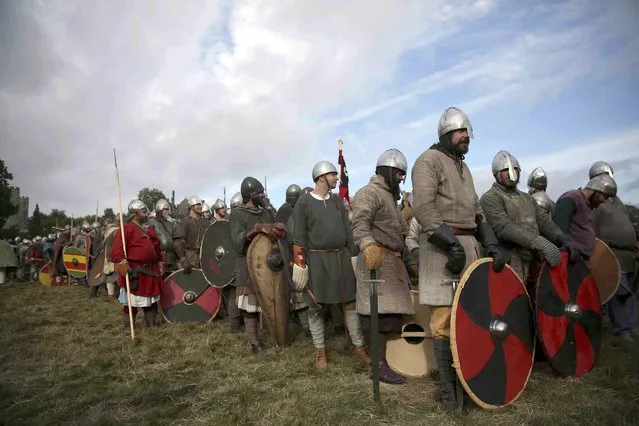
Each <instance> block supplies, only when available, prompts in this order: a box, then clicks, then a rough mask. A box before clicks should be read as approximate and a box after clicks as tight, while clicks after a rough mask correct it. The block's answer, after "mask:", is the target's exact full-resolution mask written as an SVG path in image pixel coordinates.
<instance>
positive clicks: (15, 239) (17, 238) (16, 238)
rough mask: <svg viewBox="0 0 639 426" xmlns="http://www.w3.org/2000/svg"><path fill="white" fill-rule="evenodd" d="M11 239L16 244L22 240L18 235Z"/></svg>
mask: <svg viewBox="0 0 639 426" xmlns="http://www.w3.org/2000/svg"><path fill="white" fill-rule="evenodd" d="M13 241H15V242H16V244H17V243H19V242H20V241H22V238H20V237H15V238H14V239H13Z"/></svg>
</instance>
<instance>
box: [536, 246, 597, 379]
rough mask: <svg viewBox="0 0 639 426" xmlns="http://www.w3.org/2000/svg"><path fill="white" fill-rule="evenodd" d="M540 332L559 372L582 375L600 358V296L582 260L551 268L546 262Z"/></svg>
mask: <svg viewBox="0 0 639 426" xmlns="http://www.w3.org/2000/svg"><path fill="white" fill-rule="evenodd" d="M536 319H537V333H538V335H539V339H540V341H541V346H542V349H543V350H544V352H545V354H546V356H547V357H548V361H549V363H550V365H551V366H552V368H553V370H555V372H557V374H559V375H560V376H563V377H568V376H574V377H580V376H582V375H584V374H586V373H587V372H588V371H590V370H591V369H592V368H593V367H594V366H595V363H596V362H597V357H598V356H599V350H600V347H601V300H600V298H599V290H598V289H597V284H596V282H595V278H594V277H593V276H592V274H591V273H590V271H589V270H588V266H586V263H585V262H583V261H579V262H577V263H575V264H570V263H569V262H568V253H567V252H566V251H562V252H561V263H560V264H559V265H557V266H555V267H554V268H551V267H550V266H549V265H548V264H547V263H546V262H544V264H543V266H542V268H541V272H540V274H539V279H538V281H537V300H536Z"/></svg>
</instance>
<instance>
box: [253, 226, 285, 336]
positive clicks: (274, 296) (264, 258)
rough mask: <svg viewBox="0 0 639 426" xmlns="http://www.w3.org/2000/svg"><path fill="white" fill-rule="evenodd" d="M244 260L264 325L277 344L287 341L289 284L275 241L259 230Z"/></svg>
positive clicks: (280, 253)
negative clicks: (264, 320) (264, 321)
mask: <svg viewBox="0 0 639 426" xmlns="http://www.w3.org/2000/svg"><path fill="white" fill-rule="evenodd" d="M246 262H247V266H248V271H249V274H250V276H251V281H252V282H253V286H254V287H255V293H256V296H257V299H258V301H259V303H260V307H261V309H262V314H263V315H264V318H265V319H266V325H267V327H268V329H269V331H270V332H271V336H273V339H275V342H276V343H277V345H278V346H286V345H287V344H288V315H289V305H290V301H289V288H288V283H287V281H286V279H285V278H284V259H283V257H282V252H281V251H280V249H279V247H278V244H276V243H274V242H272V241H271V240H270V239H269V238H268V237H267V236H266V235H264V234H259V235H257V236H256V237H255V238H253V241H251V244H250V245H249V248H248V251H247V254H246Z"/></svg>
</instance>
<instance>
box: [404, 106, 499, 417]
mask: <svg viewBox="0 0 639 426" xmlns="http://www.w3.org/2000/svg"><path fill="white" fill-rule="evenodd" d="M437 134H438V136H439V143H437V144H434V145H432V146H431V147H430V149H428V150H426V151H425V152H424V153H423V154H422V155H420V156H419V158H418V159H417V161H415V166H414V167H413V171H412V179H411V180H412V182H413V191H412V192H413V198H414V204H413V214H414V217H415V218H416V219H417V222H418V224H419V225H420V226H421V234H420V237H419V258H420V259H419V301H420V303H421V304H423V305H428V306H429V307H430V312H431V318H430V328H431V331H432V333H433V343H434V347H435V359H436V361H437V368H438V370H439V377H440V380H439V391H440V394H441V396H442V399H443V402H444V407H445V409H446V411H447V412H457V411H459V407H460V406H462V404H463V401H457V398H456V386H459V383H458V381H457V375H456V372H455V369H454V368H453V366H452V364H453V356H452V352H451V348H450V318H451V307H452V304H453V294H454V289H453V288H452V282H454V281H455V280H459V278H460V277H461V274H462V273H463V272H464V271H465V270H466V268H467V267H468V266H469V265H470V264H471V263H473V262H474V261H475V260H477V259H479V258H480V257H482V255H481V246H480V244H479V243H480V242H481V245H483V247H484V248H485V250H486V254H487V255H488V257H492V258H493V269H494V270H495V271H496V272H500V271H501V270H502V269H503V268H504V266H505V264H506V261H507V259H506V257H505V256H504V254H503V253H502V252H501V250H500V249H499V244H498V242H497V238H496V237H495V234H494V232H493V230H492V228H491V227H490V225H489V224H488V222H486V220H485V218H484V212H483V211H482V208H481V205H480V203H479V197H477V193H476V192H475V185H474V182H473V177H472V175H471V173H470V169H469V168H468V166H467V165H466V163H465V162H464V158H465V157H464V155H465V154H467V153H468V148H469V145H470V139H471V138H472V137H473V128H472V126H471V124H470V120H469V119H468V116H467V115H466V113H465V112H463V111H462V110H461V109H459V108H455V107H450V108H447V109H446V110H445V111H444V113H443V114H442V116H441V118H440V120H439V125H438V128H437ZM446 282H450V283H451V285H450V286H445V285H442V283H446ZM462 412H464V411H463V410H462Z"/></svg>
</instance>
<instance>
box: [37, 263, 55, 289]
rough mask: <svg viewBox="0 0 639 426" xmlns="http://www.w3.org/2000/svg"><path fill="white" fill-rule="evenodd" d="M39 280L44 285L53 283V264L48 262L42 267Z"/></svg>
mask: <svg viewBox="0 0 639 426" xmlns="http://www.w3.org/2000/svg"><path fill="white" fill-rule="evenodd" d="M38 281H39V282H40V284H42V285H51V281H52V280H51V264H50V263H47V264H46V265H44V266H43V267H42V268H41V269H40V273H39V274H38Z"/></svg>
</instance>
